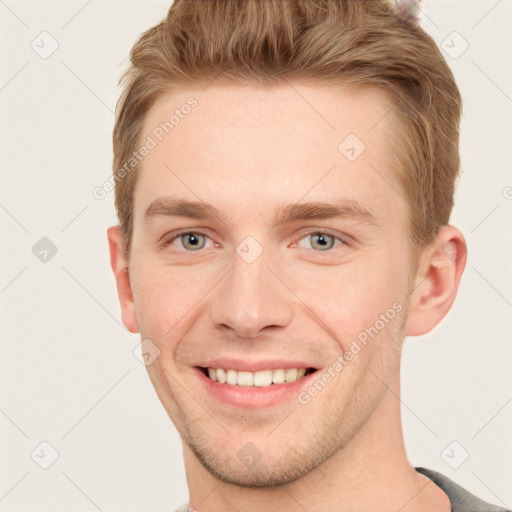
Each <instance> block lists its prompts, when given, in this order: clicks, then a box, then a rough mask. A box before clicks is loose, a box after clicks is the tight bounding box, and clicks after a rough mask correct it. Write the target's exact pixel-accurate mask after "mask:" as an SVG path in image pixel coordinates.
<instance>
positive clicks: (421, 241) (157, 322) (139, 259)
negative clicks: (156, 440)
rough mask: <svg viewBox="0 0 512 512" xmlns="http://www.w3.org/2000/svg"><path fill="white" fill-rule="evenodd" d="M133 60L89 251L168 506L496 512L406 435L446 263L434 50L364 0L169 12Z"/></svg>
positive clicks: (214, 1)
mask: <svg viewBox="0 0 512 512" xmlns="http://www.w3.org/2000/svg"><path fill="white" fill-rule="evenodd" d="M131 63H132V64H131V67H130V69H129V70H128V71H127V73H126V74H125V76H124V77H123V83H124V91H123V94H122V96H121V98H120V100H119V104H118V108H117V118H116V125H115V128H114V166H113V168H114V181H115V186H116V207H117V211H118V215H119V220H120V225H119V226H113V227H111V228H109V229H108V239H109V244H110V251H111V265H112V269H113V271H114V274H115V277H116V283H117V290H118V295H119V300H120V304H121V311H122V319H123V323H124V325H125V326H126V327H127V329H129V330H130V331H131V332H133V333H136V332H140V334H141V340H142V346H143V350H144V352H145V353H146V354H147V356H148V360H147V361H146V363H147V371H148V374H149V377H150V379H151V382H152V384H153V386H154V388H155V391H156V392H157V394H158V397H159V399H160V401H161V403H162V404H163V406H164V408H165V410H166V412H167V413H168V415H169V417H170V419H171V420H172V422H173V423H174V425H175V427H176V429H177V431H178V432H179V434H180V437H181V439H182V442H183V454H184V462H185V471H186V476H187V484H188V490H189V497H190V499H189V506H185V507H183V509H182V510H198V511H200V512H217V511H225V510H229V511H234V510H245V511H251V512H259V511H263V510H265V511H266V510H279V511H284V512H288V511H296V510H308V511H325V510H327V511H336V512H345V511H350V512H354V511H365V512H373V511H375V512H377V511H378V512H387V511H398V510H400V511H405V512H409V511H410V512H413V511H414V512H423V511H425V512H426V511H432V510H436V511H440V512H447V511H450V510H453V511H456V512H462V511H484V510H485V511H498V510H503V509H501V508H499V507H496V506H493V505H490V504H487V503H484V502H483V501H481V500H479V499H477V498H476V497H474V496H473V495H471V494H469V493H468V492H467V491H465V490H464V489H462V488H461V487H459V486H457V485H456V484H455V483H454V482H452V481H451V480H449V479H448V478H447V477H445V476H443V475H441V474H439V473H436V472H433V471H430V470H428V469H424V468H414V467H412V466H411V464H410V463H409V461H408V459H407V456H406V453H405V449H404V443H403V436H402V428H401V421H400V400H399V393H400V389H399V387H400V372H399V370H400V355H401V347H402V343H403V340H404V338H405V336H419V335H422V334H425V333H428V332H430V331H431V330H432V329H433V328H434V327H435V326H436V325H437V324H438V323H439V322H440V321H441V320H442V319H443V317H444V316H445V315H446V314H447V312H448V311H449V310H450V308H451V306H452V304H453V301H454V300H455V296H456V294H457V290H458V286H459V282H460V279H461V276H462V273H463V270H464V266H465V263H466V250H465V242H464V237H463V235H462V234H461V232H460V231H459V230H458V229H457V228H455V227H454V226H452V225H450V224H449V218H450V213H451V210H452V205H453V191H454V183H455V180H456V177H457V174H458V170H459V153H458V125H459V120H460V114H461V97H460V94H459V91H458V89H457V86H456V84H455V82H454V78H453V75H452V73H451V71H450V69H449V67H448V66H447V64H446V62H445V61H444V59H443V57H442V55H441V54H440V52H439V50H438V49H437V47H436V45H435V43H434V41H433V40H432V39H431V38H430V37H429V36H428V35H427V34H426V33H425V32H424V31H423V30H422V29H421V28H420V27H419V26H418V25H417V23H416V22H415V21H414V20H412V19H406V18H404V16H403V14H401V13H400V12H398V11H397V9H396V8H395V7H394V6H393V5H392V4H391V3H389V2H386V1H385V0H375V1H361V0H291V1H290V0H263V1H261V0H243V1H242V0H204V1H196V0H176V1H175V2H174V4H173V5H172V7H171V8H170V10H169V13H168V16H167V18H166V20H165V21H163V22H162V23H160V24H158V25H157V26H155V27H153V28H151V29H150V30H148V31H147V32H145V33H144V34H143V35H142V36H141V38H140V39H139V41H137V43H136V44H135V46H134V47H133V49H132V52H131Z"/></svg>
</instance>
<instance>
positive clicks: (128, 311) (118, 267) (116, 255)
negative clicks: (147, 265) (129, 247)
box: [107, 226, 139, 333]
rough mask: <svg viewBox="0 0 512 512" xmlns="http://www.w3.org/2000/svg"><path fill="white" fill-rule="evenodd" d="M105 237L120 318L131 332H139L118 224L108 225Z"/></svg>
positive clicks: (126, 261)
mask: <svg viewBox="0 0 512 512" xmlns="http://www.w3.org/2000/svg"><path fill="white" fill-rule="evenodd" d="M107 238H108V245H109V250H110V266H111V267H112V271H113V272H114V276H115V279H116V287H117V296H118V298H119V304H120V306H121V318H122V321H123V324H124V326H125V327H126V328H127V329H128V330H129V331H130V332H131V333H137V332H139V325H138V322H137V317H136V315H135V304H134V301H133V293H132V288H131V284H130V272H129V267H128V260H127V258H126V256H125V254H124V250H123V237H122V233H121V228H120V226H111V227H109V228H108V229H107Z"/></svg>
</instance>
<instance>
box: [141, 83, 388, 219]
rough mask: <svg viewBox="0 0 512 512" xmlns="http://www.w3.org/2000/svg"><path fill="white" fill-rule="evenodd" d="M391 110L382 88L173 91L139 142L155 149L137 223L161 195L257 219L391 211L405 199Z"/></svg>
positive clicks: (144, 173) (150, 116) (144, 174)
mask: <svg viewBox="0 0 512 512" xmlns="http://www.w3.org/2000/svg"><path fill="white" fill-rule="evenodd" d="M388 109H389V102H388V101H387V98H386V96H385V95H384V93H382V92H381V91H379V90H377V89H374V88H373V89H371V88H366V89H359V90H358V89H355V88H348V87H346V86H336V87H334V86H322V85H319V86H311V85H304V84H298V83H295V84H288V85H284V86H279V87H273V88H270V89H263V88H259V87H256V86H240V85H239V86H233V85H218V84H213V85H210V86H208V87H207V88H206V89H201V88H200V87H196V88H194V87H187V88H182V89H176V90H173V91H169V92H168V93H166V94H164V95H162V96H160V97H159V98H158V99H157V101H156V102H155V103H154V105H153V106H152V108H151V109H150V110H149V112H148V113H147V115H146V117H145V119H144V123H143V127H142V131H141V136H140V139H139V140H140V143H141V144H143V143H144V141H149V140H151V141H152V144H151V146H152V149H151V150H150V151H149V152H148V154H147V155H146V156H145V157H144V158H143V160H142V162H141V164H139V166H138V169H139V170H138V172H139V176H138V180H137V185H136V189H135V194H134V197H135V205H134V211H135V216H141V215H142V214H143V213H144V211H145V209H146V208H147V206H148V205H149V204H150V203H151V202H152V201H153V200H154V199H156V198H158V197H159V196H162V195H173V196H178V197H186V198H188V199H191V200H203V201H205V202H209V203H212V204H217V205H220V207H222V205H226V206H227V207H228V208H230V209H233V208H234V209H237V212H240V213H242V212H243V211H247V213H248V212H249V210H251V211H252V212H253V214H254V215H255V216H258V215H260V214H261V213H262V212H265V211H268V208H273V205H276V204H284V203H289V202H296V201H299V200H301V198H304V200H308V201H313V200H329V199H330V198H332V199H333V200H334V199H337V198H339V197H341V196H343V197H349V198H351V199H353V200H356V201H359V202H361V203H367V202H370V203H373V204H375V205H376V207H377V208H379V205H380V207H381V208H386V207H387V205H386V202H387V201H392V200H394V201H396V196H397V193H396V190H394V189H393V186H390V183H393V182H396V180H395V177H394V176H393V175H392V173H391V172H390V169H389V164H388V156H389V152H390V142H391V141H390V140H389V137H388V136H387V127H388V122H389V120H388V119H387V117H386V112H387V111H388ZM395 188H396V184H395ZM393 196H395V197H393ZM251 203H254V204H251ZM255 205H256V206H257V207H258V208H257V210H258V211H256V210H255V209H254V207H255ZM232 211H233V210H232ZM268 213H269V215H270V213H271V212H270V211H268Z"/></svg>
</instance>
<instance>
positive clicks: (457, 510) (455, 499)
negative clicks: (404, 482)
mask: <svg viewBox="0 0 512 512" xmlns="http://www.w3.org/2000/svg"><path fill="white" fill-rule="evenodd" d="M415 469H416V471H418V473H421V474H422V475H425V476H426V477H427V478H430V480H432V481H433V482H434V483H435V484H436V485H437V486H438V487H439V488H440V489H442V490H443V491H444V492H445V494H446V495H447V496H448V498H450V502H451V505H452V512H511V511H510V510H509V509H506V508H502V507H498V506H497V505H492V504H491V503H487V502H485V501H483V500H481V499H480V498H477V497H476V496H475V495H474V494H471V493H470V492H469V491H466V490H465V489H464V488H462V487H461V486H460V485H458V484H456V483H455V482H454V481H453V480H450V479H449V478H448V477H447V476H445V475H443V474H442V473H438V472H437V471H433V470H431V469H426V468H415Z"/></svg>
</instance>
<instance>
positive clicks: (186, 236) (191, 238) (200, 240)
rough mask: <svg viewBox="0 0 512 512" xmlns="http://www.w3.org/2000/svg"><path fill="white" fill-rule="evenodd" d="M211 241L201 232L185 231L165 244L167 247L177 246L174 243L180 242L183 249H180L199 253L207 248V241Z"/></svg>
mask: <svg viewBox="0 0 512 512" xmlns="http://www.w3.org/2000/svg"><path fill="white" fill-rule="evenodd" d="M208 239H209V237H208V236H207V235H205V234H204V233H201V232H199V231H185V232H183V231H182V232H181V233H178V234H175V235H173V236H171V237H170V238H168V239H167V240H165V241H164V242H163V243H164V245H165V246H168V245H174V246H175V247H176V245H175V243H174V242H179V245H181V247H177V248H178V249H185V250H186V251H198V250H200V249H203V248H204V247H205V246H206V241H207V240H208Z"/></svg>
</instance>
